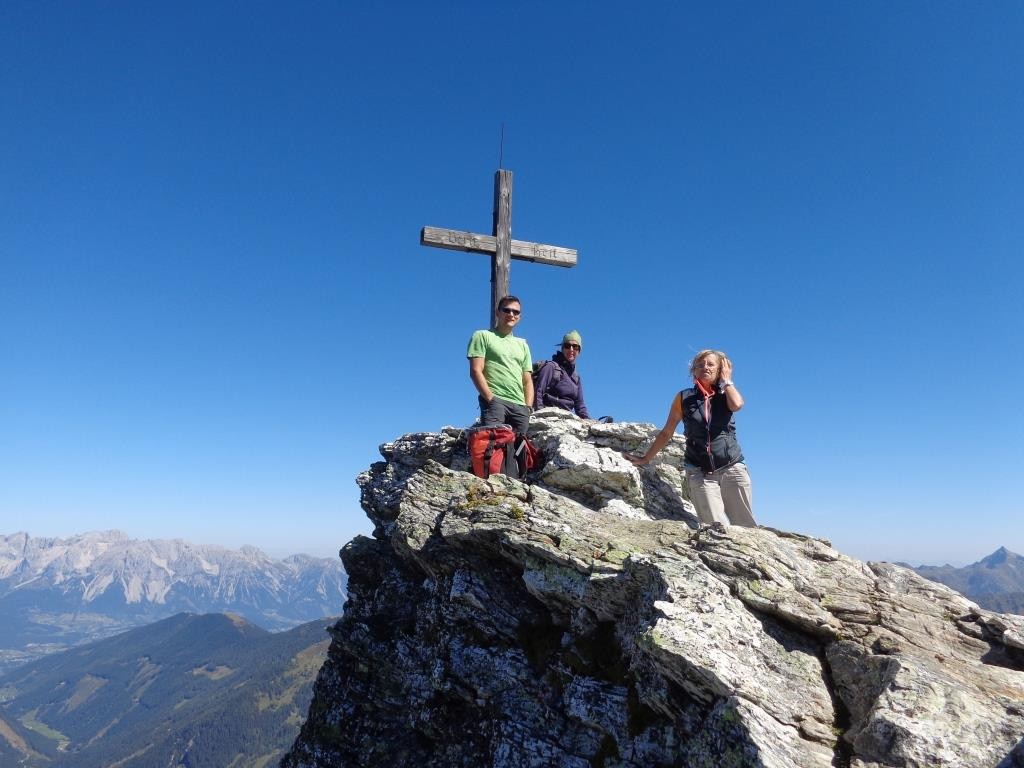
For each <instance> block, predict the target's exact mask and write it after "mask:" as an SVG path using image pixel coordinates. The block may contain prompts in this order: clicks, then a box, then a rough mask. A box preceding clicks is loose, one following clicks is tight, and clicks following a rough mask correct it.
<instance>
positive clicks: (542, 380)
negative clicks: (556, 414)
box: [533, 352, 590, 419]
mask: <svg viewBox="0 0 1024 768" xmlns="http://www.w3.org/2000/svg"><path fill="white" fill-rule="evenodd" d="M551 361H552V362H547V363H545V364H544V366H543V367H542V368H541V369H540V372H539V373H538V374H537V381H536V382H535V383H534V396H533V398H534V399H533V407H534V408H544V407H551V406H555V407H557V408H564V409H565V410H567V411H575V412H576V415H577V416H579V417H581V418H584V419H589V418H590V413H589V412H588V411H587V404H586V403H585V402H584V401H583V382H582V381H580V377H579V376H578V375H577V374H576V371H575V368H576V366H574V365H571V364H570V363H569V362H568V361H567V360H566V359H565V358H564V357H562V353H561V352H556V353H555V355H554V357H552V358H551Z"/></svg>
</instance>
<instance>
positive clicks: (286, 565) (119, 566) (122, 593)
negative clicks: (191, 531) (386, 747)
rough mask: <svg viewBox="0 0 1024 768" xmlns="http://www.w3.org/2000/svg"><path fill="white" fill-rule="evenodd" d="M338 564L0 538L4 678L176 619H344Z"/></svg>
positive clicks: (0, 665) (112, 540)
mask: <svg viewBox="0 0 1024 768" xmlns="http://www.w3.org/2000/svg"><path fill="white" fill-rule="evenodd" d="M346 583H347V580H346V576H345V572H344V569H343V568H342V565H341V561H340V560H338V559H333V558H331V559H329V558H315V557H309V556H308V555H293V556H291V557H288V558H285V559H284V560H273V559H271V558H270V557H268V556H267V555H265V554H264V553H263V552H261V551H260V550H258V549H255V548H254V547H242V548H241V549H240V550H231V549H226V548H224V547H216V546H204V545H199V544H190V543H188V542H185V541H182V540H180V539H173V540H162V539H158V540H138V539H131V538H129V537H128V536H127V535H126V534H124V533H122V532H120V531H103V532H93V533H84V534H81V535H78V536H72V537H70V538H67V539H56V538H33V537H31V536H29V535H28V534H26V533H15V534H11V535H3V536H0V673H2V672H4V671H7V670H9V669H12V668H14V666H16V665H17V664H20V663H24V662H25V661H28V660H31V659H35V658H39V657H41V656H43V655H45V654H47V653H52V652H55V651H60V650H64V649H66V648H70V647H72V646H75V645H78V644H80V643H83V642H87V641H90V640H96V639H100V638H103V637H110V636H111V635H114V634H116V633H118V632H123V631H124V630H126V629H130V628H133V627H138V626H142V625H144V624H149V623H152V622H154V621H157V620H159V619H163V618H166V617H168V616H172V615H174V614H177V613H181V612H182V611H188V612H191V613H220V612H232V613H236V614H239V615H241V616H243V617H245V618H246V619H247V620H249V621H250V622H252V623H254V624H256V625H258V626H261V627H263V628H265V629H269V630H283V629H288V628H290V627H294V626H297V625H298V624H301V623H304V622H308V621H312V620H315V619H319V618H321V617H324V616H331V615H338V614H340V613H341V608H342V604H343V603H344V601H345V587H346Z"/></svg>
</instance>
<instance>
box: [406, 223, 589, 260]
mask: <svg viewBox="0 0 1024 768" xmlns="http://www.w3.org/2000/svg"><path fill="white" fill-rule="evenodd" d="M420 245H431V246H433V247H435V248H447V249H448V250H450V251H470V252H472V253H487V254H490V255H492V256H493V255H494V254H495V253H497V251H498V239H497V238H496V237H493V236H491V235H477V234H474V233H473V232H461V231H459V230H457V229H440V228H439V227H424V228H423V229H422V230H420ZM512 258H513V259H518V260H520V261H533V262H536V263H538V264H550V265H551V266H554V267H573V266H575V265H576V249H575V248H562V247H561V246H558V245H543V244H542V243H530V242H527V241H525V240H513V241H512Z"/></svg>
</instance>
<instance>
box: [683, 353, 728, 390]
mask: <svg viewBox="0 0 1024 768" xmlns="http://www.w3.org/2000/svg"><path fill="white" fill-rule="evenodd" d="M711 355H714V356H715V357H717V358H718V378H721V377H722V361H724V360H725V359H726V357H725V352H720V351H718V350H717V349H702V350H701V351H700V352H698V353H697V354H696V355H694V356H693V360H691V361H690V375H691V376H692V377H693V378H695V379H696V378H697V366H698V365H700V364H701V363H702V362H704V358H705V357H710V356H711ZM715 383H718V379H715Z"/></svg>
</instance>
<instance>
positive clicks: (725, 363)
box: [718, 355, 732, 381]
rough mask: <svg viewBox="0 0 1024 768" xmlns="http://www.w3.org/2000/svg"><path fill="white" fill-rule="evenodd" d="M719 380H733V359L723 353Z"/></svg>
mask: <svg viewBox="0 0 1024 768" xmlns="http://www.w3.org/2000/svg"><path fill="white" fill-rule="evenodd" d="M718 380H719V381H732V360H730V359H729V358H728V357H726V356H725V355H722V370H721V373H720V374H719V378H718Z"/></svg>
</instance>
